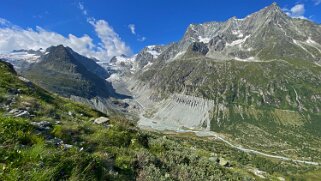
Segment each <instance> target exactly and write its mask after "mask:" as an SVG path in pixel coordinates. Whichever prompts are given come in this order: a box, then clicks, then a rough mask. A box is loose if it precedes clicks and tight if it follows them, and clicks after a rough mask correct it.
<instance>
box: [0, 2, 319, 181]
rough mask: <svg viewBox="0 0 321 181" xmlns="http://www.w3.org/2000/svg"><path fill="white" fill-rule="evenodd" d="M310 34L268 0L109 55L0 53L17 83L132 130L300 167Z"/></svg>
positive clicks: (315, 132) (312, 98)
mask: <svg viewBox="0 0 321 181" xmlns="http://www.w3.org/2000/svg"><path fill="white" fill-rule="evenodd" d="M320 35H321V26H320V25H318V24H316V23H314V22H311V21H309V20H306V19H298V18H292V17H289V16H288V15H287V14H285V13H284V12H283V11H282V9H281V8H280V7H279V6H278V5H277V4H276V3H273V4H271V5H270V6H268V7H265V8H263V9H262V10H260V11H258V12H255V13H253V14H250V15H248V16H247V17H245V18H243V19H238V18H236V17H232V18H230V19H228V20H227V21H225V22H206V23H202V24H190V25H189V26H188V27H187V30H186V32H185V34H184V35H183V37H182V39H181V40H180V41H178V42H174V43H171V44H168V45H150V46H147V47H145V48H144V49H143V50H141V51H140V52H139V53H137V54H135V55H133V56H127V55H120V56H115V57H113V58H112V59H111V60H110V61H109V62H101V61H99V60H96V59H92V58H88V57H85V56H82V55H80V54H78V53H77V52H75V51H73V50H72V49H71V48H69V47H65V46H63V45H59V46H52V47H49V48H47V49H46V50H44V49H40V50H16V51H13V52H11V53H9V54H1V55H0V58H1V59H4V60H5V61H6V62H9V63H11V64H12V65H13V66H14V68H15V69H16V71H17V72H18V74H19V75H20V76H22V77H21V78H22V79H23V80H27V79H28V80H30V81H31V82H33V83H34V84H36V85H37V86H39V87H41V88H43V89H44V90H46V91H49V92H52V93H55V94H57V95H59V96H62V97H65V98H69V99H71V100H73V101H77V102H80V103H84V104H87V106H91V108H94V109H96V110H98V111H100V112H102V113H105V114H107V115H110V114H111V115H113V114H115V115H121V117H125V118H127V119H130V120H133V121H134V122H135V124H137V127H139V128H140V129H141V130H148V131H150V130H152V131H160V132H162V133H168V134H170V135H183V137H184V136H186V135H187V137H188V139H189V138H191V139H194V138H195V137H196V138H195V139H197V140H198V139H201V140H203V139H207V138H209V139H210V141H213V140H215V141H217V140H218V141H221V142H222V143H223V144H225V146H228V147H230V148H231V149H233V153H234V151H235V152H237V154H238V153H240V152H241V154H249V155H259V156H262V157H265V158H268V159H271V160H272V161H271V162H272V163H276V162H277V161H280V164H279V165H282V164H284V163H283V162H286V161H289V162H292V163H291V164H294V165H295V166H297V167H298V168H300V169H301V168H302V169H303V168H305V166H304V167H301V166H302V165H312V166H311V167H308V168H306V169H307V170H309V169H312V167H313V169H318V166H319V165H320V163H321V156H320V155H321V154H320V153H321V151H320V150H321V146H320V145H321V132H320V131H321V122H320V120H321V119H320V118H321V101H320V100H321V85H320V84H321V36H320ZM0 100H1V99H0ZM130 129H134V128H132V127H130ZM130 129H129V131H128V130H126V133H128V134H130ZM127 131H128V132H127ZM85 132H86V131H85ZM135 134H136V132H135ZM153 134H154V133H153ZM122 136H124V135H122ZM153 136H155V135H153ZM175 138H176V137H175V136H174V139H175ZM137 139H138V138H137ZM139 139H140V138H139ZM149 139H152V138H149ZM140 141H141V140H140ZM198 141H199V140H198ZM131 142H135V141H133V140H131ZM178 142H179V143H181V142H180V141H178ZM200 142H201V141H200ZM142 144H143V143H142ZM188 144H190V143H188ZM193 144H196V145H198V144H199V143H193ZM204 145H206V146H208V144H207V143H206V144H205V143H204ZM145 146H146V145H145ZM216 146H217V145H216ZM219 147H220V146H219ZM146 149H147V147H146ZM155 149H160V150H162V149H165V150H166V148H163V147H162V146H160V147H159V148H155ZM224 149H226V148H225V147H224ZM148 151H150V152H153V153H155V152H157V154H158V151H155V150H148ZM200 152H201V151H200ZM157 156H159V155H157ZM254 157H256V156H254ZM124 159H125V158H124ZM189 159H190V158H189ZM229 159H232V158H230V157H229ZM237 159H239V160H237ZM237 159H236V158H233V159H232V160H234V161H235V162H236V163H237V164H236V165H238V164H239V162H242V164H243V161H244V163H245V162H246V163H247V161H245V160H242V159H243V155H242V158H237ZM251 159H253V158H252V157H251ZM251 159H250V160H251ZM221 160H222V158H221ZM254 160H255V159H254ZM276 160H277V161H276ZM252 161H253V160H251V161H249V162H251V164H253V163H254V161H253V162H252ZM165 162H166V161H165ZM281 162H282V163H281ZM277 163H279V162H277ZM137 164H138V163H137ZM166 164H167V162H166ZM268 164H270V163H268ZM245 165H247V164H245ZM272 165H273V164H272ZM285 165H286V164H285ZM224 166H225V167H226V166H227V165H225V164H224ZM291 166H293V165H291ZM258 167H259V168H260V169H263V170H264V169H265V171H263V172H264V173H265V172H266V174H263V175H262V174H261V173H263V172H259V171H258V172H255V173H254V174H255V175H256V177H259V178H261V179H262V178H263V179H264V178H266V177H267V178H268V179H272V178H273V179H276V178H278V176H279V175H280V172H278V171H276V170H275V173H274V171H271V170H270V168H264V167H262V166H258V165H256V168H258ZM240 168H242V166H240ZM291 168H292V167H291ZM242 169H243V168H242ZM251 169H252V168H251ZM313 169H312V170H313ZM146 172H147V171H146ZM151 172H152V171H151ZM251 172H252V171H251ZM232 173H236V172H234V171H232ZM237 173H238V172H237ZM246 173H247V172H246ZM131 174H134V173H131ZM241 175H242V178H244V177H243V176H244V175H243V172H242V174H241ZM245 175H246V174H245ZM281 175H282V174H281ZM288 175H293V174H291V173H290V172H287V173H286V176H288ZM261 176H263V177H261ZM282 176H284V175H282ZM174 180H175V179H174ZM178 180H179V179H178Z"/></svg>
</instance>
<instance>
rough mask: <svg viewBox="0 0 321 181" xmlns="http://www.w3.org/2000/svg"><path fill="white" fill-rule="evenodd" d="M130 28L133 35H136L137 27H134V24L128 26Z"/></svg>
mask: <svg viewBox="0 0 321 181" xmlns="http://www.w3.org/2000/svg"><path fill="white" fill-rule="evenodd" d="M128 28H129V29H130V32H131V33H132V34H133V35H136V31H135V25H134V24H129V25H128Z"/></svg>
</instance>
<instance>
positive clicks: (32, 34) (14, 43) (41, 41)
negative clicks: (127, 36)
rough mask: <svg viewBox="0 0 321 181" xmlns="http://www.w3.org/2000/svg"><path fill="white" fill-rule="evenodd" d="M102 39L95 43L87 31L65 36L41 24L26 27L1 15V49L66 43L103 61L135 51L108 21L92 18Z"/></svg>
mask: <svg viewBox="0 0 321 181" xmlns="http://www.w3.org/2000/svg"><path fill="white" fill-rule="evenodd" d="M90 24H91V25H92V26H93V28H94V29H95V32H96V34H97V37H98V38H99V40H100V42H99V43H98V44H94V42H93V39H92V38H91V37H90V36H89V35H87V34H85V35H83V36H81V37H77V36H75V35H73V34H69V35H68V36H66V37H65V36H63V35H61V34H59V33H56V32H52V31H47V30H45V29H43V28H41V27H39V26H37V27H36V28H35V29H31V28H28V29H23V28H21V27H19V26H16V25H13V24H12V23H10V22H9V21H7V20H6V19H3V18H0V52H10V51H12V50H17V49H34V50H37V49H40V48H47V47H50V46H55V45H60V44H63V45H64V46H69V47H70V48H72V49H73V50H75V51H76V52H78V53H80V54H82V55H85V56H87V57H93V58H96V59H99V60H101V61H109V60H110V59H111V58H112V57H113V56H116V55H121V54H127V55H128V54H131V50H130V48H129V47H128V46H127V45H126V44H125V42H123V41H122V40H121V38H120V37H119V35H118V34H117V33H116V32H115V31H114V30H113V28H112V27H111V26H110V25H109V24H108V23H107V22H106V21H104V20H97V21H96V20H91V22H90Z"/></svg>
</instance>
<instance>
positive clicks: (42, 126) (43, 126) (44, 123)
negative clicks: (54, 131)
mask: <svg viewBox="0 0 321 181" xmlns="http://www.w3.org/2000/svg"><path fill="white" fill-rule="evenodd" d="M31 125H33V126H35V127H36V128H38V129H40V130H49V129H50V127H51V126H52V124H51V123H50V122H48V121H40V122H31Z"/></svg>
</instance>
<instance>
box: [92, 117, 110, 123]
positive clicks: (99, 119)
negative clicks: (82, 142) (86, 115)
mask: <svg viewBox="0 0 321 181" xmlns="http://www.w3.org/2000/svg"><path fill="white" fill-rule="evenodd" d="M94 123H95V124H108V123H109V118H106V117H99V118H97V119H95V120H94Z"/></svg>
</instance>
